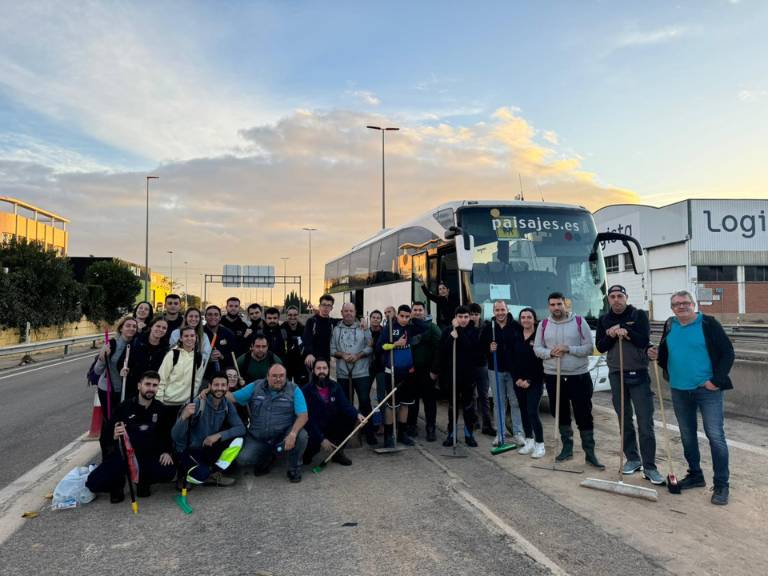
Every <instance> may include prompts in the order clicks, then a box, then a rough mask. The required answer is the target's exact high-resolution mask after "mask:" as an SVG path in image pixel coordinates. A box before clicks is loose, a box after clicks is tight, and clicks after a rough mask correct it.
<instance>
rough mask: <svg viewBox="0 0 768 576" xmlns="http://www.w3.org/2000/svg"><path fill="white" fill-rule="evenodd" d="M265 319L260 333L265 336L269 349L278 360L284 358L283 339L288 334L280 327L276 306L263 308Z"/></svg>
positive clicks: (284, 339) (278, 312)
mask: <svg viewBox="0 0 768 576" xmlns="http://www.w3.org/2000/svg"><path fill="white" fill-rule="evenodd" d="M264 318H265V319H266V322H265V326H264V329H263V331H262V333H263V334H264V336H266V338H267V344H268V346H269V350H270V351H271V352H272V353H273V354H275V355H277V356H278V357H279V358H280V360H284V359H285V341H286V339H287V338H288V334H287V333H284V332H283V329H282V328H281V327H280V311H279V310H278V309H277V308H267V309H266V310H264Z"/></svg>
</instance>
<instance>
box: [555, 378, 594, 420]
mask: <svg viewBox="0 0 768 576" xmlns="http://www.w3.org/2000/svg"><path fill="white" fill-rule="evenodd" d="M556 378H557V377H556V376H555V375H554V374H545V375H544V382H545V383H546V385H547V395H548V396H549V413H550V414H551V415H552V416H554V415H555V403H556V396H555V384H556ZM560 395H561V397H560V417H559V418H558V424H559V425H560V426H569V427H570V425H571V407H573V418H574V419H575V420H576V426H578V428H579V431H580V432H589V431H591V430H594V424H593V422H592V378H591V377H590V375H589V373H588V372H585V373H584V374H576V375H575V376H560Z"/></svg>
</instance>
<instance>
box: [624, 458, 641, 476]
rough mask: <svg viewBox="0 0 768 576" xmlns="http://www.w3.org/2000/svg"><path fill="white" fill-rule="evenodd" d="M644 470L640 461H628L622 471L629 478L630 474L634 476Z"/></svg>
mask: <svg viewBox="0 0 768 576" xmlns="http://www.w3.org/2000/svg"><path fill="white" fill-rule="evenodd" d="M642 469H643V464H642V463H641V462H640V460H627V461H626V462H625V463H624V467H623V468H622V469H621V473H622V474H624V475H625V476H629V475H630V474H634V473H635V472H637V471H638V470H642Z"/></svg>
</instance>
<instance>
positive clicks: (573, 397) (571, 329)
mask: <svg viewBox="0 0 768 576" xmlns="http://www.w3.org/2000/svg"><path fill="white" fill-rule="evenodd" d="M548 302H549V317H548V318H546V319H544V320H543V321H542V322H541V323H540V324H539V327H538V329H537V330H536V339H535V341H534V347H533V350H534V352H535V354H536V356H538V357H539V358H541V359H542V360H544V382H545V383H546V385H547V395H548V396H549V411H550V413H551V414H552V416H554V415H555V403H556V380H557V363H558V361H559V362H560V395H561V396H560V414H559V415H558V425H559V428H560V438H561V439H562V442H563V449H562V451H561V452H560V454H558V455H557V456H556V458H555V459H556V460H557V461H558V462H563V461H565V460H570V459H571V458H573V428H571V406H573V416H574V419H575V420H576V426H578V428H579V435H580V436H581V447H582V449H583V450H584V457H585V460H586V462H587V463H588V464H591V465H592V466H594V467H596V468H599V469H601V470H602V469H605V466H603V465H602V464H601V463H600V461H599V460H598V459H597V455H596V454H595V431H594V424H593V421H592V378H591V377H590V375H589V356H590V355H591V354H592V351H593V348H594V343H593V341H592V332H591V330H590V328H589V325H587V323H586V322H585V321H584V319H583V318H582V317H581V316H576V315H573V314H570V313H568V312H567V311H566V309H565V296H563V294H561V293H560V292H553V293H552V294H550V295H549V297H548Z"/></svg>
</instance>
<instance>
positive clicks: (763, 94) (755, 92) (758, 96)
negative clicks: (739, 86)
mask: <svg viewBox="0 0 768 576" xmlns="http://www.w3.org/2000/svg"><path fill="white" fill-rule="evenodd" d="M737 97H738V99H739V100H741V101H742V102H750V103H752V102H760V101H761V100H764V99H765V98H767V97H768V90H760V89H751V90H749V89H744V90H739V93H738V94H737Z"/></svg>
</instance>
